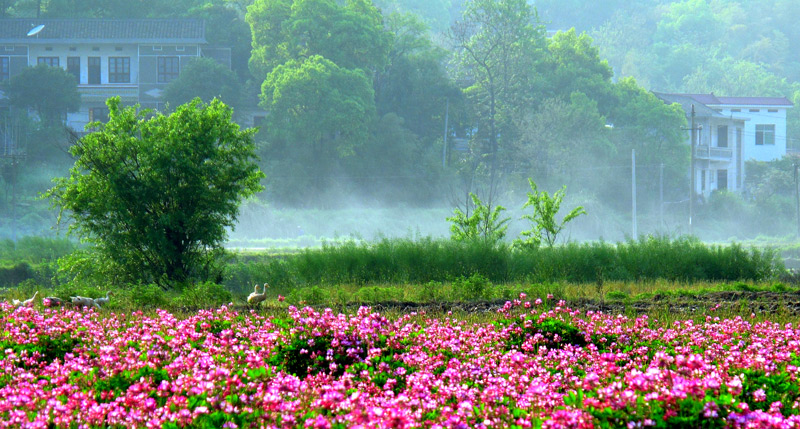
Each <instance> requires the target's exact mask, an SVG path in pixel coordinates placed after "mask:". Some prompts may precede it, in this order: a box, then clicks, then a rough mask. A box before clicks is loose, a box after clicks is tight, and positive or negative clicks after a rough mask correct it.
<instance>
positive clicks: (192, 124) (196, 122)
mask: <svg viewBox="0 0 800 429" xmlns="http://www.w3.org/2000/svg"><path fill="white" fill-rule="evenodd" d="M108 107H109V121H108V123H106V124H100V123H94V124H93V126H95V127H98V131H96V132H93V133H91V134H89V135H87V136H86V137H84V138H82V139H81V140H79V141H78V142H77V143H76V145H75V146H74V147H73V148H72V154H73V155H74V156H75V157H76V162H75V166H74V167H73V168H72V169H71V170H70V175H69V177H66V178H58V179H56V180H55V186H54V187H53V188H52V189H50V191H48V193H47V196H48V197H49V198H51V201H52V203H53V205H54V206H57V207H58V208H60V209H61V210H62V211H65V210H66V211H68V212H69V213H70V215H71V217H72V218H73V219H74V221H75V223H74V224H73V225H71V229H74V230H77V231H79V232H80V233H81V235H82V237H83V238H84V239H86V240H87V241H90V242H91V243H93V244H94V246H95V249H96V250H97V251H98V253H99V255H101V259H102V260H104V261H107V262H108V264H109V265H110V266H114V267H116V268H117V269H118V270H120V272H121V273H122V274H123V275H124V276H125V277H127V278H128V279H133V280H137V281H139V282H142V283H156V284H158V285H159V286H161V287H163V288H171V287H173V286H174V285H176V284H180V283H185V282H192V281H195V280H199V281H205V280H216V278H217V277H218V276H219V274H218V272H216V269H215V268H214V266H215V264H216V262H217V258H218V257H219V253H220V250H221V245H222V243H223V241H224V240H225V237H226V234H227V231H226V228H229V227H232V226H233V225H234V220H235V219H236V216H237V214H238V210H239V201H240V200H241V199H242V198H244V197H248V196H250V195H253V194H254V193H255V192H257V191H259V190H260V189H261V186H260V184H259V182H260V180H261V178H262V177H263V173H261V172H260V171H259V170H258V167H257V166H256V164H255V163H254V162H253V158H254V156H255V155H254V151H255V146H254V144H253V141H252V131H240V130H239V127H238V125H236V124H234V123H233V122H231V111H230V109H229V108H228V107H227V106H225V105H224V104H222V102H220V101H218V100H214V101H212V102H211V103H210V104H208V105H206V104H203V103H201V102H200V101H199V100H194V101H192V102H191V103H190V104H187V105H183V106H180V107H178V108H177V109H176V111H175V112H174V113H172V114H171V115H169V116H164V115H162V114H160V113H155V114H153V113H152V112H148V111H143V112H137V111H136V108H135V107H126V108H122V107H121V106H120V101H119V98H112V99H110V100H109V101H108ZM73 266H74V265H73Z"/></svg>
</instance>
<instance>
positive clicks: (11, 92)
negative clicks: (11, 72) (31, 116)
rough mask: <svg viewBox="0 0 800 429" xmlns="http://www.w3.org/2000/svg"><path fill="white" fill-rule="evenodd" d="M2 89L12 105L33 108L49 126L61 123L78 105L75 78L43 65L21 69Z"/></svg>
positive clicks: (79, 96) (56, 68) (75, 110)
mask: <svg viewBox="0 0 800 429" xmlns="http://www.w3.org/2000/svg"><path fill="white" fill-rule="evenodd" d="M4 90H5V92H6V96H7V97H8V98H9V99H10V103H11V105H12V106H16V107H20V108H23V109H33V110H35V111H36V113H38V114H39V118H40V119H41V120H42V121H43V122H45V123H50V124H55V123H63V122H64V119H66V115H67V113H70V112H77V111H78V108H79V107H80V104H81V95H80V93H78V84H77V82H75V76H73V75H71V74H70V73H69V72H67V71H66V70H64V69H62V68H60V67H50V66H48V65H46V64H39V65H37V66H35V67H28V68H26V69H24V70H23V71H22V72H21V73H20V74H18V75H16V76H14V77H12V78H11V79H9V80H8V81H7V82H6V83H5V85H4Z"/></svg>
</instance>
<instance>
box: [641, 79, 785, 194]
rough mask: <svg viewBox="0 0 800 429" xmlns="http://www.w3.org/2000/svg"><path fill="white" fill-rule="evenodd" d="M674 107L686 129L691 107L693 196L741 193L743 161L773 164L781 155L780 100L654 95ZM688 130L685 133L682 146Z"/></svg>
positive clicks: (782, 123)
mask: <svg viewBox="0 0 800 429" xmlns="http://www.w3.org/2000/svg"><path fill="white" fill-rule="evenodd" d="M656 96H658V97H659V98H661V99H662V100H664V102H666V103H670V104H671V103H679V104H680V105H681V107H682V108H683V110H684V111H685V112H686V117H687V119H689V123H690V124H691V112H692V108H694V112H695V113H694V126H695V138H696V140H695V156H694V159H695V184H694V186H695V192H696V193H697V194H700V195H703V196H708V195H709V194H710V193H711V192H712V191H714V190H717V189H727V190H730V191H734V192H739V191H741V190H743V186H744V177H745V175H746V169H745V161H749V160H756V161H774V160H777V159H780V158H781V157H783V156H784V155H786V140H787V139H786V112H787V110H788V109H790V108H792V107H793V104H792V103H791V102H790V101H789V100H788V99H786V98H785V97H720V96H716V95H714V94H713V93H711V94H659V93H656ZM690 136H691V131H690V130H687V141H690V140H691V139H690Z"/></svg>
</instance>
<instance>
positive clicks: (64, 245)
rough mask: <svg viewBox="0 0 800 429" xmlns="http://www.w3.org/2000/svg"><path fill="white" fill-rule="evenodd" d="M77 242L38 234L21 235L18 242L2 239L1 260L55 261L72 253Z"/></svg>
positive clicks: (0, 245)
mask: <svg viewBox="0 0 800 429" xmlns="http://www.w3.org/2000/svg"><path fill="white" fill-rule="evenodd" d="M76 247H77V246H76V245H75V243H73V242H72V241H70V240H68V239H65V238H47V237H38V236H25V237H20V238H19V239H18V240H17V241H16V242H15V241H12V240H10V239H5V240H0V260H12V261H17V260H21V261H27V262H30V263H34V264H36V263H40V262H53V261H56V260H57V259H58V258H60V257H62V256H65V255H68V254H70V253H72V252H73V251H74V250H75V249H76Z"/></svg>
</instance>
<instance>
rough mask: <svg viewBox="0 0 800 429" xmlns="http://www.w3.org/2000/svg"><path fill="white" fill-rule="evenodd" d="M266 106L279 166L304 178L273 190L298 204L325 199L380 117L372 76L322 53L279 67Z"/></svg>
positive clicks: (265, 89)
mask: <svg viewBox="0 0 800 429" xmlns="http://www.w3.org/2000/svg"><path fill="white" fill-rule="evenodd" d="M261 106H262V107H264V108H265V109H267V110H269V112H270V114H269V116H268V117H267V119H266V133H267V138H268V148H267V150H266V153H267V155H268V158H269V159H270V160H271V162H272V168H273V170H275V171H277V172H278V174H277V175H279V176H288V177H298V178H301V179H300V180H301V181H296V180H295V181H286V182H279V183H277V185H282V186H280V187H279V188H277V189H276V188H275V187H273V189H272V190H273V192H276V194H277V196H278V197H280V198H281V199H283V200H284V201H292V202H295V203H299V202H303V201H314V200H315V199H316V198H318V197H319V194H320V191H321V190H322V189H323V185H324V184H326V183H327V181H328V180H329V178H330V177H331V175H333V174H334V173H335V172H336V171H337V168H338V167H339V166H340V161H341V160H342V159H345V158H347V157H350V156H352V155H354V154H355V149H356V148H357V147H358V146H361V145H363V144H364V143H365V142H366V140H367V137H368V131H369V126H370V125H371V123H372V119H373V117H374V115H375V102H374V92H373V89H372V86H371V84H370V80H369V78H368V77H367V76H366V74H365V73H364V72H363V71H361V70H349V69H346V68H343V67H340V66H338V65H337V64H335V63H333V62H332V61H330V60H328V59H326V58H324V57H322V56H319V55H315V56H312V57H309V58H307V59H304V60H290V61H288V62H287V63H286V64H282V65H279V66H277V67H275V69H273V70H272V72H270V74H269V75H268V76H267V78H266V80H265V81H264V83H263V85H262V86H261ZM302 180H305V182H303V181H302Z"/></svg>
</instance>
